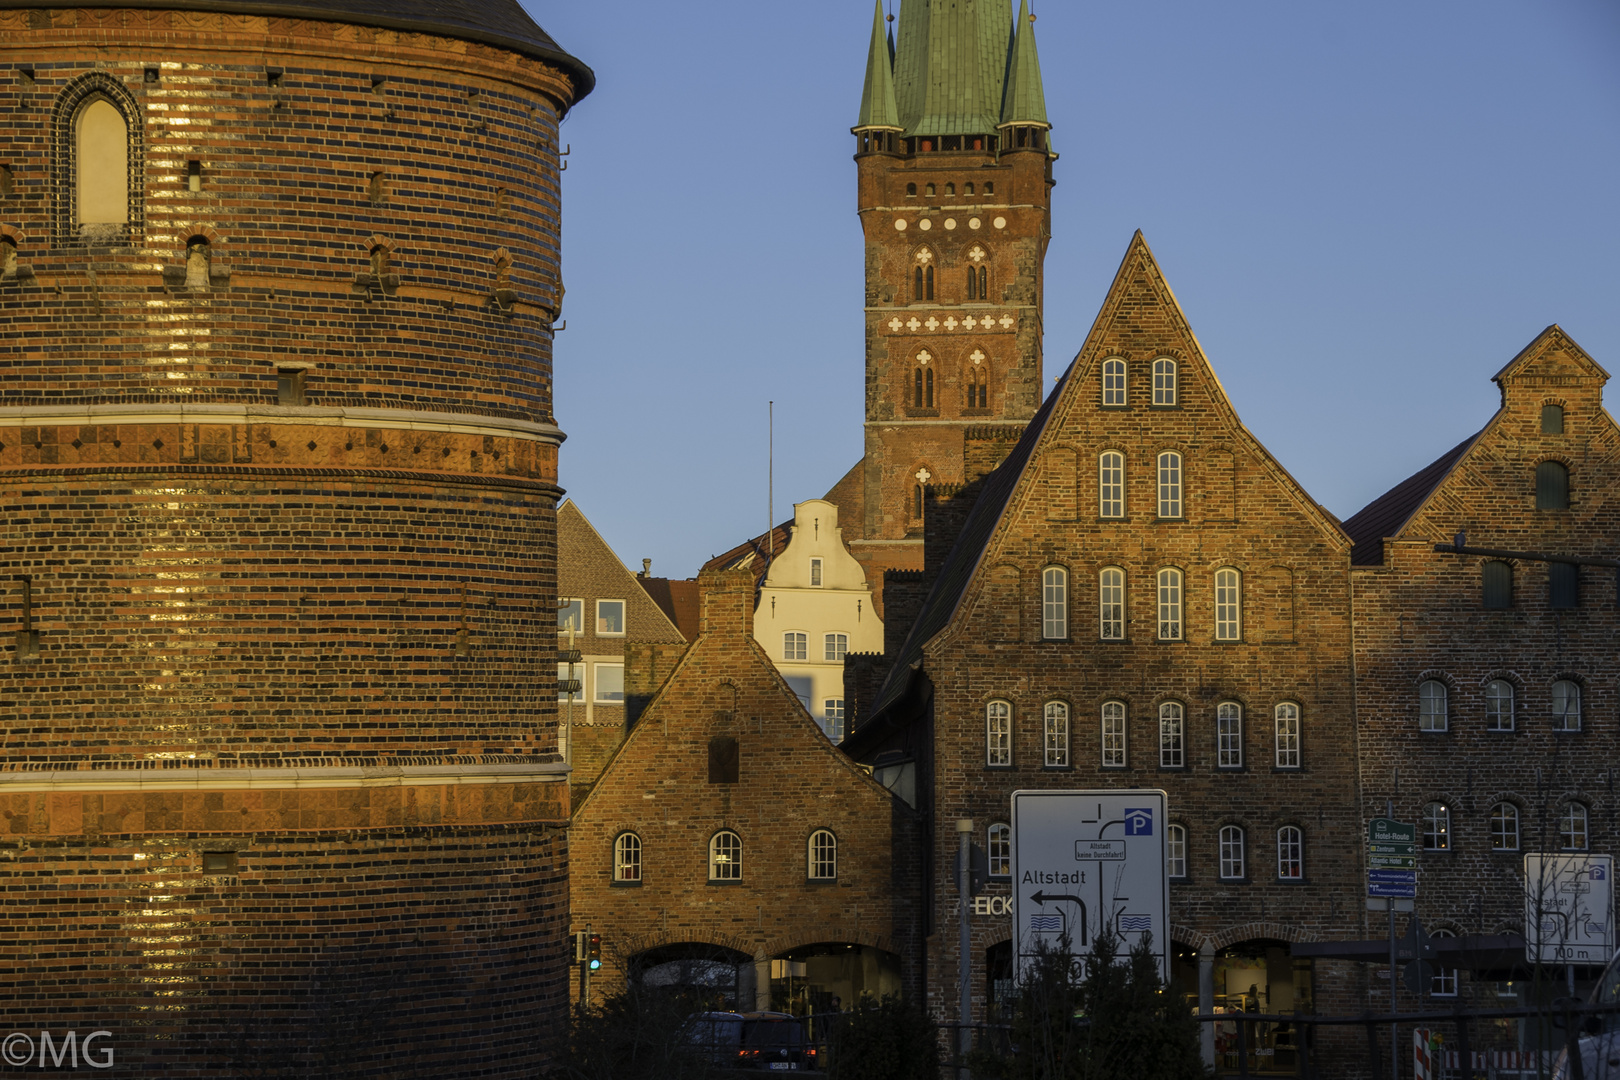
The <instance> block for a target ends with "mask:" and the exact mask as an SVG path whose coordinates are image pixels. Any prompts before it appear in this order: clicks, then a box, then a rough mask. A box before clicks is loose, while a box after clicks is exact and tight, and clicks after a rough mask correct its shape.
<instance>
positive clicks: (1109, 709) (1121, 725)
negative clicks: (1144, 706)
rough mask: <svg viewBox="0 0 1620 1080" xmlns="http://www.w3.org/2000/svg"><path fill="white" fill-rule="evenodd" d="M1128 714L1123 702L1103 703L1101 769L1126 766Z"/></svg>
mask: <svg viewBox="0 0 1620 1080" xmlns="http://www.w3.org/2000/svg"><path fill="white" fill-rule="evenodd" d="M1128 715H1129V714H1128V713H1127V712H1126V709H1125V703H1124V702H1123V701H1105V702H1103V705H1102V726H1101V735H1102V759H1101V763H1102V767H1103V768H1105V769H1123V768H1125V767H1126V764H1127V761H1128V759H1127V757H1126V751H1127V750H1128V747H1127V746H1126V739H1127V718H1128Z"/></svg>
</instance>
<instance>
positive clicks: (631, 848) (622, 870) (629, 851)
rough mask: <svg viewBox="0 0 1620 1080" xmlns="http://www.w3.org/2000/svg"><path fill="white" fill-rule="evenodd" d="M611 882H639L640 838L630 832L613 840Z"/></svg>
mask: <svg viewBox="0 0 1620 1080" xmlns="http://www.w3.org/2000/svg"><path fill="white" fill-rule="evenodd" d="M613 880H614V881H637V882H639V881H640V880H641V837H639V836H637V835H636V834H635V833H633V832H630V831H625V832H622V833H620V834H619V835H618V836H615V837H614V838H613Z"/></svg>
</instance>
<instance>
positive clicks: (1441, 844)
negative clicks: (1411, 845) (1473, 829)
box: [1418, 802, 1451, 851]
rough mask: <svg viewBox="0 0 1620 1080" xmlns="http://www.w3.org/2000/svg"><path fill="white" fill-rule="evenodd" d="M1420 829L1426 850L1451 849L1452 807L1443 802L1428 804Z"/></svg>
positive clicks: (1425, 807) (1424, 809)
mask: <svg viewBox="0 0 1620 1080" xmlns="http://www.w3.org/2000/svg"><path fill="white" fill-rule="evenodd" d="M1418 829H1419V831H1420V832H1421V833H1422V834H1423V850H1424V851H1450V850H1451V807H1449V806H1447V805H1446V804H1445V803H1443V802H1432V803H1428V804H1426V805H1425V806H1424V807H1423V815H1422V820H1420V821H1419V822H1418Z"/></svg>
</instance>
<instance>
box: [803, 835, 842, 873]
mask: <svg viewBox="0 0 1620 1080" xmlns="http://www.w3.org/2000/svg"><path fill="white" fill-rule="evenodd" d="M805 861H806V863H807V867H806V871H807V872H806V876H807V877H809V878H810V879H811V880H812V881H831V880H832V879H833V878H836V877H837V876H838V837H836V836H834V835H833V834H832V833H831V832H829V831H828V830H826V829H817V830H816V831H815V832H813V833H811V834H810V844H809V850H808V851H807V852H806V860H805Z"/></svg>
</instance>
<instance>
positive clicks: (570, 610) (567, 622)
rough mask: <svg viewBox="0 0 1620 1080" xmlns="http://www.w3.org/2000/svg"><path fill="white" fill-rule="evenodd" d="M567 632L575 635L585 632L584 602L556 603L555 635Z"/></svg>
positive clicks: (565, 601)
mask: <svg viewBox="0 0 1620 1080" xmlns="http://www.w3.org/2000/svg"><path fill="white" fill-rule="evenodd" d="M569 630H573V631H574V633H576V634H583V633H584V632H585V601H583V600H578V599H575V600H559V601H557V633H559V634H566V633H568V631H569Z"/></svg>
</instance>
